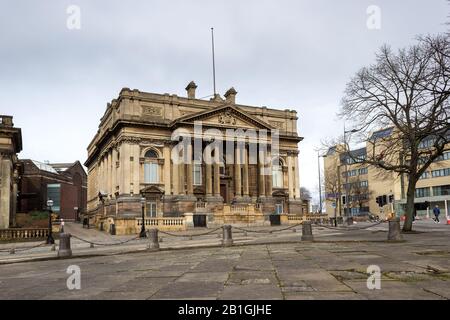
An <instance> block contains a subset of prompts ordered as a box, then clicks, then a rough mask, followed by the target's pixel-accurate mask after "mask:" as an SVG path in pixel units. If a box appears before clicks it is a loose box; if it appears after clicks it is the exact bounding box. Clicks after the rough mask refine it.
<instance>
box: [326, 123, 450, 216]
mask: <svg viewBox="0 0 450 320" xmlns="http://www.w3.org/2000/svg"><path fill="white" fill-rule="evenodd" d="M395 134H396V130H395V129H394V128H386V129H382V130H378V131H375V132H373V133H372V135H371V138H370V139H369V140H368V141H367V142H366V146H365V147H363V148H359V149H355V150H350V151H349V152H346V148H345V146H344V145H337V146H334V147H331V148H329V149H328V152H327V154H326V155H325V158H324V172H325V194H326V195H325V196H326V211H327V214H328V215H329V216H334V212H335V211H336V213H337V215H338V216H339V215H352V216H358V215H367V214H368V213H369V212H370V213H372V214H376V215H379V216H380V217H382V218H386V217H387V216H389V215H390V214H391V213H393V212H395V213H396V214H397V215H403V214H404V212H405V207H406V192H407V189H408V176H407V175H406V174H398V173H395V172H392V171H385V170H382V169H379V168H376V167H374V166H371V165H368V164H364V163H361V162H358V161H356V160H358V159H364V158H366V157H368V159H372V158H373V157H374V155H375V156H380V155H382V154H383V151H384V148H383V144H382V143H381V144H377V145H376V147H373V141H375V140H377V139H378V141H380V140H381V141H382V139H384V140H386V141H390V139H391V137H392V136H393V135H395ZM432 141H433V140H432V137H430V138H428V139H424V140H423V141H422V142H421V143H420V144H419V148H422V149H427V148H429V147H430V146H432V145H433V143H432ZM396 159H397V158H396ZM398 161H399V162H400V161H401V160H400V158H399V157H398ZM414 201H415V203H416V204H423V203H425V202H428V203H429V206H428V210H426V209H423V210H418V215H419V216H426V215H427V214H428V215H430V210H432V209H433V207H434V206H435V205H438V206H439V207H440V208H441V213H442V215H446V216H450V145H448V146H447V148H446V149H445V151H444V153H443V155H442V156H440V157H439V158H438V159H436V160H435V161H434V162H433V163H432V164H431V165H430V167H429V168H428V169H427V170H426V171H425V172H424V174H423V175H422V177H421V179H420V180H419V181H418V182H417V184H416V194H415V200H414ZM427 211H428V212H427Z"/></svg>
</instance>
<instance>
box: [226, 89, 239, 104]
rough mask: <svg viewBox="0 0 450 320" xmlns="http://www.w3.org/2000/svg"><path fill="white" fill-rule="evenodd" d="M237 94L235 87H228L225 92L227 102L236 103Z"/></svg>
mask: <svg viewBox="0 0 450 320" xmlns="http://www.w3.org/2000/svg"><path fill="white" fill-rule="evenodd" d="M236 94H237V91H236V90H234V88H233V87H231V88H230V89H228V91H227V92H225V98H226V102H228V103H233V104H234V103H236Z"/></svg>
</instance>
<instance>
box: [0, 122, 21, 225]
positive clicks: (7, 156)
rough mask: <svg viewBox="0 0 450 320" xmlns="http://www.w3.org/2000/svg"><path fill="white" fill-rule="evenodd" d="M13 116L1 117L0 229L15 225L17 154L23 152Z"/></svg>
mask: <svg viewBox="0 0 450 320" xmlns="http://www.w3.org/2000/svg"><path fill="white" fill-rule="evenodd" d="M12 119H13V118H12V117H11V116H2V115H0V229H6V228H9V227H10V226H12V225H14V218H15V213H16V196H17V190H18V189H17V182H18V172H17V163H18V160H17V153H19V152H20V151H21V150H22V132H21V130H20V129H19V128H15V127H14V124H13V121H12Z"/></svg>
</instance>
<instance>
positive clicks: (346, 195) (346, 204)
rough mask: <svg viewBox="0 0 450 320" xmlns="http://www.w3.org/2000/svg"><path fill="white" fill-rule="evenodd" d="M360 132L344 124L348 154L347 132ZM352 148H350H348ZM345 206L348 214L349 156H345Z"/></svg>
mask: <svg viewBox="0 0 450 320" xmlns="http://www.w3.org/2000/svg"><path fill="white" fill-rule="evenodd" d="M355 132H358V130H356V129H353V130H348V131H346V130H345V125H344V145H345V151H346V152H347V154H348V155H350V150H347V138H346V134H347V133H355ZM348 149H350V148H348ZM344 159H345V160H344V161H345V207H344V216H348V202H349V201H348V193H349V192H348V169H347V162H348V158H347V157H345V158H344Z"/></svg>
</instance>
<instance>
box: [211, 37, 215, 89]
mask: <svg viewBox="0 0 450 320" xmlns="http://www.w3.org/2000/svg"><path fill="white" fill-rule="evenodd" d="M211 44H212V61H213V66H212V67H213V85H214V97H215V96H216V62H215V59H214V28H211Z"/></svg>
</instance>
